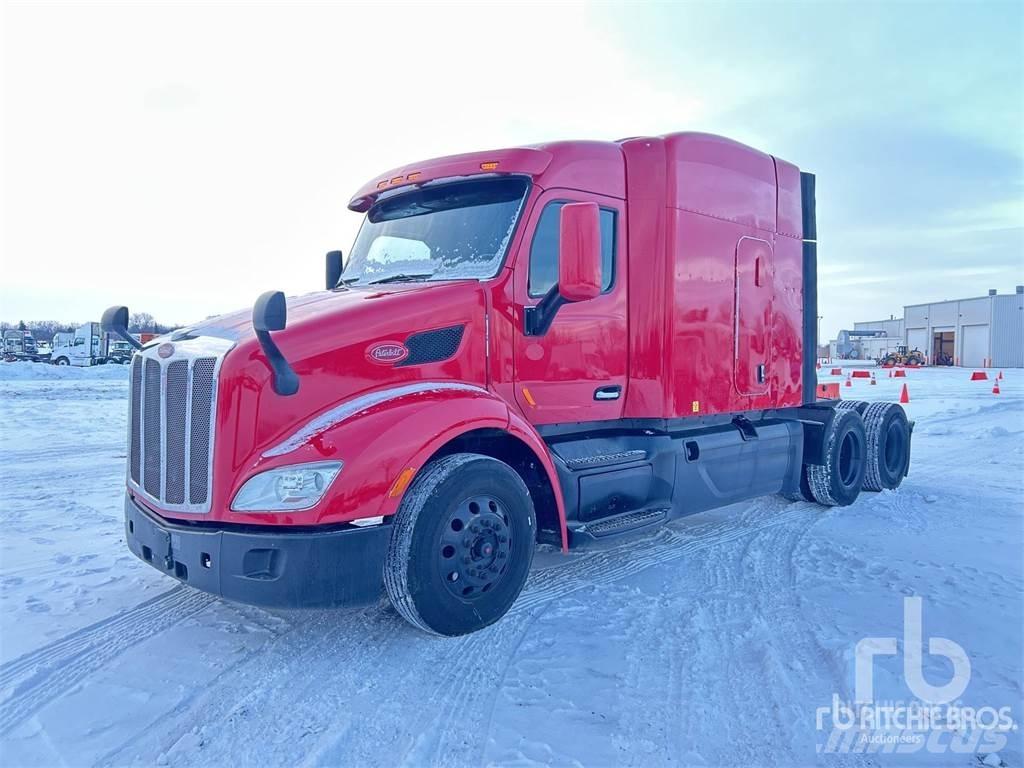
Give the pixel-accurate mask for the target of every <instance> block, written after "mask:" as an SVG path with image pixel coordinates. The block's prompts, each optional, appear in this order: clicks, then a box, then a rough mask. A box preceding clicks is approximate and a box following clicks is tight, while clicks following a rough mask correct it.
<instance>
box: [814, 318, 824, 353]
mask: <svg viewBox="0 0 1024 768" xmlns="http://www.w3.org/2000/svg"><path fill="white" fill-rule="evenodd" d="M821 318H822V316H821V315H818V330H817V333H816V335H815V337H814V356H815V357H817V356H818V347H819V346H821Z"/></svg>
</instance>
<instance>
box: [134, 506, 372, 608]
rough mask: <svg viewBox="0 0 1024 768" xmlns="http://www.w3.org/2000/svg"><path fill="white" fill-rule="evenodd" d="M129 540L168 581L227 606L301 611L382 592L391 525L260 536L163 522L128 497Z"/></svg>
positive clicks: (247, 529) (280, 531)
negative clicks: (230, 602) (237, 604)
mask: <svg viewBox="0 0 1024 768" xmlns="http://www.w3.org/2000/svg"><path fill="white" fill-rule="evenodd" d="M124 520H125V522H124V528H125V540H126V541H127V542H128V548H129V549H130V550H131V551H132V552H133V553H134V554H135V555H136V557H138V558H140V559H141V560H143V561H145V562H147V563H149V564H150V565H152V566H153V567H154V568H156V569H157V570H160V571H163V572H164V573H166V574H167V575H168V576H173V577H174V578H176V579H178V580H179V581H182V582H184V583H186V584H188V585H190V586H193V587H195V588H196V589H201V590H203V591H204V592H211V593H213V594H215V595H220V596H221V597H224V598H226V599H228V600H235V601H237V602H241V603H251V604H253V605H264V606H276V607H282V608H300V607H316V606H332V605H345V604H353V603H367V602H372V601H374V600H376V599H377V598H378V597H380V595H381V592H382V589H383V583H384V581H383V568H384V557H385V554H386V552H387V548H388V542H389V541H390V538H391V526H390V525H378V526H374V527H371V528H343V529H326V530H317V529H309V528H306V529H303V530H300V531H288V530H287V529H281V528H276V529H272V528H267V529H266V530H254V529H255V528H256V527H255V526H252V527H245V528H242V527H229V528H215V527H206V525H205V524H204V525H202V526H200V525H187V524H183V523H174V522H171V521H170V520H165V519H163V518H161V517H158V516H157V515H155V514H153V513H151V512H149V511H148V510H144V509H143V508H142V507H140V506H139V505H138V504H137V503H135V501H134V500H132V498H131V496H129V495H127V494H126V496H125V505H124Z"/></svg>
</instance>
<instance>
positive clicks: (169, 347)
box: [156, 344, 174, 358]
mask: <svg viewBox="0 0 1024 768" xmlns="http://www.w3.org/2000/svg"><path fill="white" fill-rule="evenodd" d="M156 353H157V354H158V355H160V357H163V358H168V357H170V356H171V355H173V354H174V345H173V344H161V345H160V346H159V347H157V348H156Z"/></svg>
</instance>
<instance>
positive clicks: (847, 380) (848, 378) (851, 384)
mask: <svg viewBox="0 0 1024 768" xmlns="http://www.w3.org/2000/svg"><path fill="white" fill-rule="evenodd" d="M843 386H844V387H852V386H853V383H852V382H851V381H850V374H846V383H845V384H844V385H843Z"/></svg>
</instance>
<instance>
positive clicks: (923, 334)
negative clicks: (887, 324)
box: [907, 328, 931, 361]
mask: <svg viewBox="0 0 1024 768" xmlns="http://www.w3.org/2000/svg"><path fill="white" fill-rule="evenodd" d="M907 349H908V350H909V351H913V350H915V349H919V350H921V351H922V352H924V353H925V354H926V355H928V359H929V361H931V355H930V354H928V353H929V352H931V348H930V347H929V346H928V329H927V328H908V329H907Z"/></svg>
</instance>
